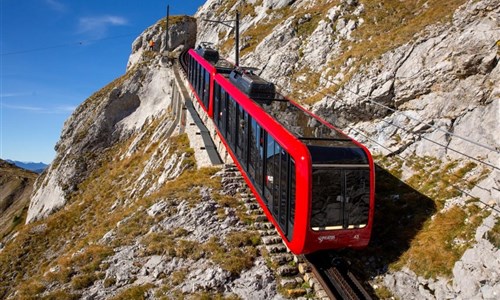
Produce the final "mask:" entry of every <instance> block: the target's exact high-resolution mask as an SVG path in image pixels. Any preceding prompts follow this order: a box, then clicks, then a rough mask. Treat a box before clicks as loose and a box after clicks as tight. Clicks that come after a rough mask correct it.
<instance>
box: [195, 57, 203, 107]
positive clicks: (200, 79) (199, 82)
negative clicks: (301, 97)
mask: <svg viewBox="0 0 500 300" xmlns="http://www.w3.org/2000/svg"><path fill="white" fill-rule="evenodd" d="M202 75H203V67H202V66H201V65H198V73H197V74H196V79H197V80H196V92H197V93H198V97H199V98H200V100H202V99H203V98H202V97H201V96H202V95H201V85H202V83H203V76H202Z"/></svg>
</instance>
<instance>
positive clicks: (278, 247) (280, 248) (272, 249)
mask: <svg viewBox="0 0 500 300" xmlns="http://www.w3.org/2000/svg"><path fill="white" fill-rule="evenodd" d="M266 249H267V252H269V253H284V252H286V251H287V249H286V246H285V245H284V244H272V245H266Z"/></svg>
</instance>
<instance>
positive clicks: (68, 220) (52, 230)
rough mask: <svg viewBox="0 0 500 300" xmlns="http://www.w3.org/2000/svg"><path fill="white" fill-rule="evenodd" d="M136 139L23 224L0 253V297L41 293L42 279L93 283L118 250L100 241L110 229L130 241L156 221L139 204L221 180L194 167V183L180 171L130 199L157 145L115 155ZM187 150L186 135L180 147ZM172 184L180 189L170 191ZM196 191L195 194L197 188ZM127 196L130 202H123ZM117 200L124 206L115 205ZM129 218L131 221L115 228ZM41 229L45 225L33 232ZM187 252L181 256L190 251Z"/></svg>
mask: <svg viewBox="0 0 500 300" xmlns="http://www.w3.org/2000/svg"><path fill="white" fill-rule="evenodd" d="M152 126H153V128H150V130H154V129H155V128H154V127H155V126H157V125H156V124H154V123H152ZM134 138H135V137H131V138H130V141H129V142H125V143H123V144H121V145H120V146H118V147H114V148H112V149H108V150H107V151H106V152H105V153H104V154H102V155H101V156H99V157H98V158H95V159H99V160H102V161H106V162H107V163H105V164H102V165H101V166H100V167H98V168H97V169H95V170H94V171H92V172H91V174H90V176H89V177H88V178H87V179H86V180H85V181H84V182H82V183H81V184H80V185H79V186H78V190H77V191H76V192H74V193H73V194H70V195H69V198H68V200H69V201H68V203H67V204H66V206H65V207H64V209H61V210H60V211H58V212H56V213H54V214H52V215H51V216H49V217H48V218H47V219H45V220H44V221H39V222H35V223H33V224H29V225H25V226H22V227H21V228H20V230H19V233H18V235H17V237H16V238H15V239H14V240H13V241H11V242H10V243H8V244H7V245H6V246H5V248H4V249H3V251H2V255H0V298H5V297H6V296H7V295H8V294H10V293H12V292H13V291H14V290H20V289H24V290H28V291H29V293H30V294H32V295H35V296H36V295H37V294H36V292H37V291H38V287H39V286H40V284H38V283H41V285H43V286H45V287H47V286H48V285H46V284H50V283H58V284H65V283H71V285H72V286H73V287H74V288H83V287H85V286H87V285H89V284H91V282H93V281H94V280H95V278H99V277H100V276H101V273H102V271H103V270H105V268H106V267H107V266H106V265H105V264H102V261H103V260H104V259H106V258H107V257H109V255H111V254H112V253H113V251H112V250H111V248H110V247H108V246H102V245H97V244H96V242H97V241H99V240H100V239H101V238H102V236H103V235H104V234H105V233H107V232H108V231H110V230H112V229H115V235H116V240H115V241H114V244H115V245H116V244H119V243H121V244H122V245H123V244H127V243H130V242H132V241H133V240H134V239H135V238H136V237H137V236H139V235H143V234H145V233H146V232H147V229H148V228H150V226H151V225H152V224H153V222H155V219H154V218H148V217H144V216H147V215H146V214H145V212H144V209H143V208H140V207H149V206H150V205H151V204H152V203H154V202H155V201H158V199H164V198H163V195H164V194H165V195H167V194H168V195H171V196H172V197H175V196H178V195H180V194H182V193H185V192H186V191H185V190H182V189H183V188H188V187H189V188H193V187H194V186H199V187H201V186H203V185H204V183H207V182H208V183H210V182H212V185H213V186H216V185H217V184H216V180H214V181H211V180H210V178H209V177H210V176H211V174H213V173H214V172H215V171H207V170H201V171H200V172H199V173H196V176H193V174H195V173H194V171H192V170H189V171H187V172H192V173H191V178H195V179H196V180H198V181H196V182H195V183H189V177H182V176H181V178H180V181H179V184H178V185H177V184H176V183H175V182H172V183H170V184H167V185H166V187H165V186H164V187H163V188H162V189H161V190H160V191H159V192H157V193H155V194H153V195H151V196H149V197H142V195H140V194H137V195H136V196H135V197H134V198H130V190H128V192H127V189H128V187H129V186H133V184H134V182H135V181H136V178H138V176H139V175H140V174H141V172H142V170H143V167H144V165H145V164H146V163H147V161H148V159H149V158H150V155H152V153H154V150H155V149H156V148H155V147H156V146H153V147H150V148H151V149H152V150H151V151H148V150H147V149H146V146H148V143H140V145H139V146H138V149H137V151H136V152H135V153H136V154H134V155H132V156H130V157H128V158H126V159H123V160H119V159H116V158H117V157H120V156H121V153H124V152H125V151H126V149H128V147H129V146H130V143H131V142H132V140H133V139H134ZM146 138H147V137H146ZM181 140H182V139H181ZM188 150H189V149H187V148H186V145H185V140H184V141H183V143H180V144H179V147H178V148H177V150H176V151H188ZM191 165H193V161H191V162H190V163H188V164H187V168H189V166H191ZM207 177H208V178H207ZM179 186H180V187H181V188H178V187H179ZM124 187H125V188H124ZM169 187H172V188H174V189H175V187H177V189H175V191H169V190H168V188H169ZM191 193H192V194H193V199H194V198H195V197H194V193H195V192H194V191H191ZM127 199H128V201H129V204H128V205H123V201H125V200H127ZM193 201H194V200H193ZM114 203H121V204H122V205H118V206H116V208H114V209H113V210H111V207H112V206H113V204H114ZM124 219H126V221H123V222H121V226H118V227H116V224H117V223H118V222H120V221H122V220H124ZM36 228H42V229H41V231H40V230H38V231H33V230H35V229H36ZM185 247H188V246H187V245H185ZM185 252H186V251H184V252H183V253H182V254H181V255H186V254H185ZM51 268H52V271H51V272H49V269H51ZM43 274H45V275H44V276H43ZM26 278H30V280H29V281H28V280H27V279H26ZM37 282H38V283H37ZM34 287H37V288H36V289H35V288H34Z"/></svg>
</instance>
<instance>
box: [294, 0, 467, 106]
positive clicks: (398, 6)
mask: <svg viewBox="0 0 500 300" xmlns="http://www.w3.org/2000/svg"><path fill="white" fill-rule="evenodd" d="M360 2H361V3H362V4H363V5H364V7H365V10H364V12H363V13H362V14H361V17H362V18H363V20H364V21H365V22H364V24H362V25H361V26H360V27H359V28H357V29H356V30H354V31H353V34H352V37H353V41H343V42H342V48H343V51H342V53H341V54H340V55H339V56H337V57H336V58H335V59H333V60H332V61H330V62H329V67H330V68H332V71H331V72H330V74H328V75H331V76H335V75H336V74H337V73H339V72H340V70H341V68H342V67H343V66H345V63H346V62H347V61H352V62H353V63H352V65H351V66H350V68H349V71H348V72H347V73H346V74H344V75H345V77H344V80H343V81H342V82H341V83H340V84H338V85H335V86H332V87H330V88H327V89H323V90H322V91H321V93H320V94H318V95H314V96H311V97H309V98H306V99H299V100H302V101H305V102H306V103H309V104H312V103H314V102H316V101H318V100H320V99H322V98H323V96H322V94H335V93H336V92H337V91H338V89H339V88H340V87H341V86H343V85H344V84H345V83H346V82H348V81H349V80H350V78H351V77H352V75H353V74H354V73H356V72H358V71H359V70H360V69H361V67H362V66H363V65H367V64H369V63H370V62H372V61H373V60H375V59H377V58H379V57H380V56H381V55H382V54H384V53H386V52H388V51H390V50H392V49H395V48H397V47H399V46H401V45H404V44H405V43H408V42H411V41H413V40H415V39H416V37H417V35H418V33H420V32H422V31H423V30H424V29H425V28H426V26H428V25H431V24H436V23H443V22H447V21H450V19H451V16H452V14H453V12H454V11H455V10H456V9H457V8H458V7H459V6H460V5H462V4H464V3H465V2H466V1H465V0H445V1H439V0H431V1H425V5H424V1H421V0H408V1H399V0H390V1H383V2H380V1H373V0H361V1H360Z"/></svg>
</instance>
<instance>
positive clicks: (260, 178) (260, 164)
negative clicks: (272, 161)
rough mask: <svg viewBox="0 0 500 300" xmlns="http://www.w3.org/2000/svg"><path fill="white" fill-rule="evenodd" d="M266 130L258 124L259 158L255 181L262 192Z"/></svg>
mask: <svg viewBox="0 0 500 300" xmlns="http://www.w3.org/2000/svg"><path fill="white" fill-rule="evenodd" d="M264 132H265V131H264V129H263V128H262V127H261V126H260V125H259V124H257V133H258V135H259V136H258V141H259V145H258V150H259V151H258V156H257V168H256V169H255V180H256V182H257V187H258V188H259V190H260V191H261V192H262V189H263V184H264V147H265V144H264V143H265V140H264V139H265V136H264Z"/></svg>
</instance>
